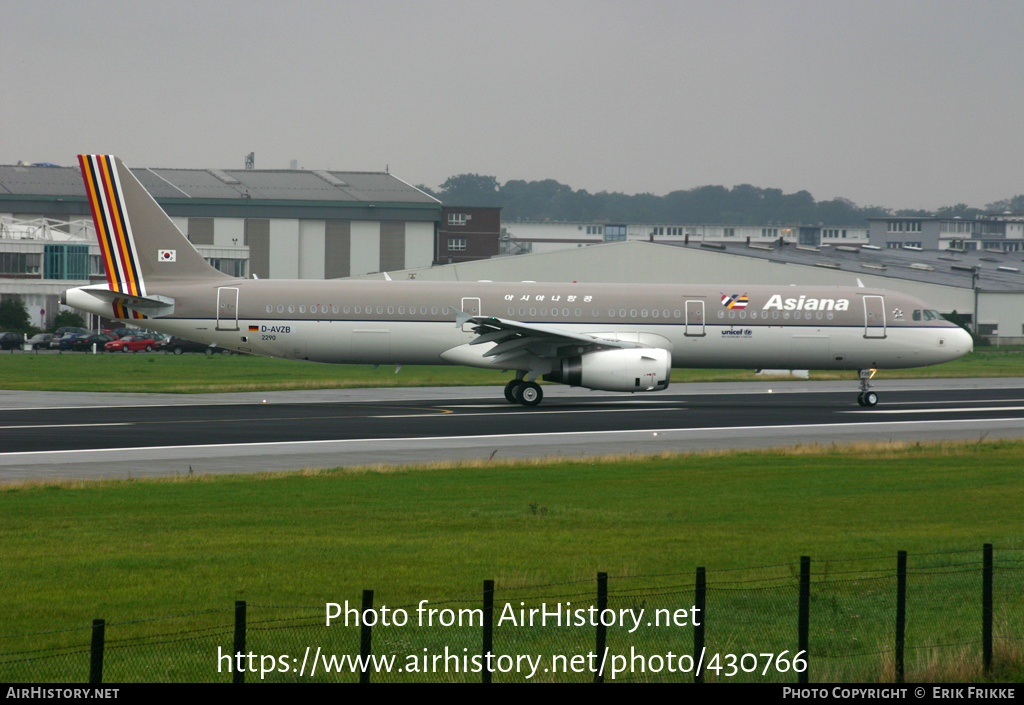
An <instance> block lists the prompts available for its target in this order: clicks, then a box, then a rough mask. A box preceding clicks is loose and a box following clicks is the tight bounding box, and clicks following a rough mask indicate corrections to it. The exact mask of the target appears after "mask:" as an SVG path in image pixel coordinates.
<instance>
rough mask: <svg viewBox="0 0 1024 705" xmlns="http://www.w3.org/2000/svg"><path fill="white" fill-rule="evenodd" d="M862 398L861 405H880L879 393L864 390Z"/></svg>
mask: <svg viewBox="0 0 1024 705" xmlns="http://www.w3.org/2000/svg"><path fill="white" fill-rule="evenodd" d="M861 398H862V400H863V401H861V406H868V407H870V406H877V405H878V395H877V394H875V393H874V392H864V394H862V395H861Z"/></svg>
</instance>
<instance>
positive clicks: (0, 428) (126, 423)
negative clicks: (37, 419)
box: [0, 421, 133, 431]
mask: <svg viewBox="0 0 1024 705" xmlns="http://www.w3.org/2000/svg"><path fill="white" fill-rule="evenodd" d="M132 423H133V422H132V421H123V422H119V423H51V424H38V425H34V426H0V431H6V430H8V429H20V428H84V427H89V426H131V425H132Z"/></svg>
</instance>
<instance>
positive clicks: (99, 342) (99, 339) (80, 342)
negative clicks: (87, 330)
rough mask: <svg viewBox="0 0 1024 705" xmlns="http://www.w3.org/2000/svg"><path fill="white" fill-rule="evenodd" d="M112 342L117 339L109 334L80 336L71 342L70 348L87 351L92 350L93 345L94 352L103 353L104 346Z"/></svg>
mask: <svg viewBox="0 0 1024 705" xmlns="http://www.w3.org/2000/svg"><path fill="white" fill-rule="evenodd" d="M114 340H117V338H115V337H114V336H112V335H111V334H110V333H93V334H91V335H80V336H78V337H76V338H75V339H74V340H73V341H72V343H71V347H72V349H74V350H85V351H89V350H92V346H93V344H95V345H96V350H97V351H99V352H103V351H104V350H105V349H106V344H107V343H109V342H111V341H114Z"/></svg>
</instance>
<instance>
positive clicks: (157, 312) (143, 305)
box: [79, 287, 174, 318]
mask: <svg viewBox="0 0 1024 705" xmlns="http://www.w3.org/2000/svg"><path fill="white" fill-rule="evenodd" d="M79 291H82V292H84V293H87V294H89V295H90V296H94V297H96V298H97V299H100V300H101V301H105V302H107V303H109V304H112V305H113V306H114V307H115V316H116V317H117V318H125V317H126V316H123V315H118V314H117V310H116V309H117V307H119V306H124V307H125V308H127V309H130V310H132V311H138V312H139V313H141V314H142V315H144V316H145V317H146V318H159V317H160V316H170V315H171V314H172V313H174V299H172V298H171V297H169V296H158V295H156V294H150V295H149V296H132V295H131V294H125V293H122V292H120V291H111V290H110V289H108V288H106V287H97V288H93V287H82V288H81V289H80V290H79Z"/></svg>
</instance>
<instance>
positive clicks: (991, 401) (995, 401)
mask: <svg viewBox="0 0 1024 705" xmlns="http://www.w3.org/2000/svg"><path fill="white" fill-rule="evenodd" d="M1020 400H1021V399H1020V397H1017V398H1016V399H978V401H980V402H985V403H987V404H1005V403H1007V402H1020ZM962 403H963V400H962V399H950V400H949V401H946V400H944V399H940V400H937V401H898V402H893V404H898V405H900V406H910V405H912V404H917V405H919V406H920V405H921V404H962Z"/></svg>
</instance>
